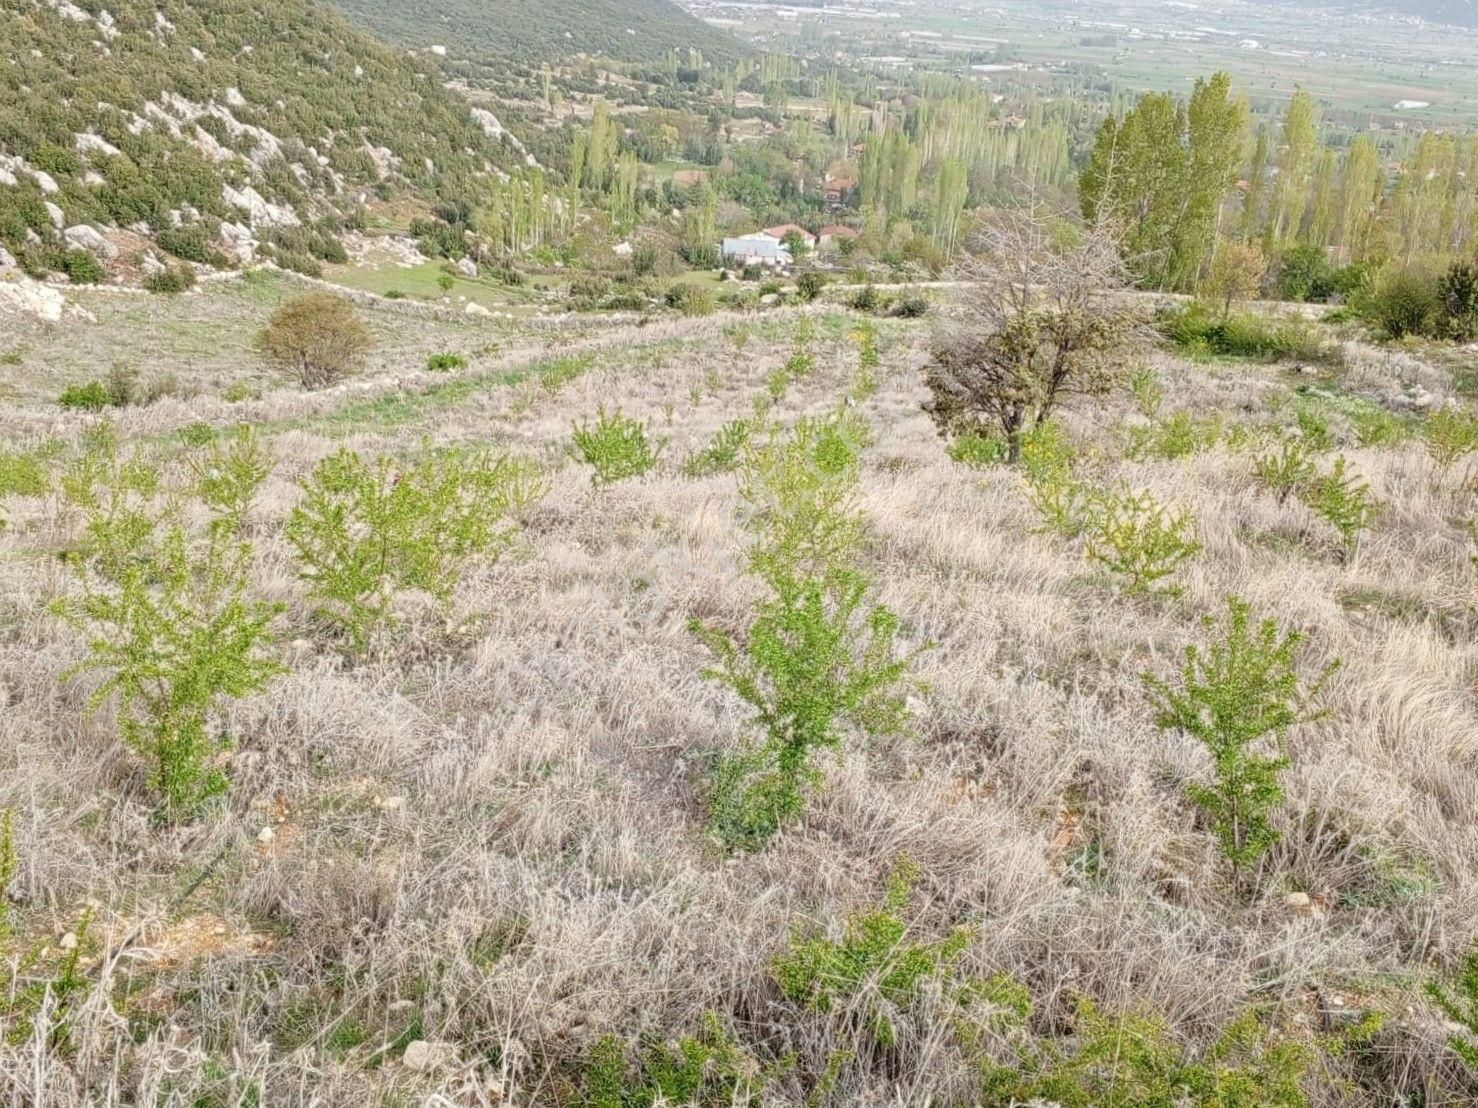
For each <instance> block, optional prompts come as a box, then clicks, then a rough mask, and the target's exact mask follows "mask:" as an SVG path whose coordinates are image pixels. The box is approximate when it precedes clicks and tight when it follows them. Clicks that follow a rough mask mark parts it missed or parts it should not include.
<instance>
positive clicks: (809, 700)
mask: <svg viewBox="0 0 1478 1108" xmlns="http://www.w3.org/2000/svg"><path fill="white" fill-rule="evenodd" d="M869 591H870V585H869V582H868V580H867V579H866V578H865V577H864V576H863V575H862V574H860V573H858V572H856V571H854V570H850V569H845V568H838V567H832V568H831V569H829V570H827V571H825V572H823V573H821V574H820V575H818V576H814V577H801V578H796V579H794V580H791V581H788V582H783V583H782V584H781V587H780V588H778V589H777V591H776V593H775V595H774V596H773V597H771V598H770V599H768V600H766V601H764V602H763V603H761V605H760V606H759V609H758V611H757V613H756V615H755V618H754V620H753V622H752V623H751V624H750V626H749V628H748V631H747V633H746V634H745V636H744V637H743V639H742V640H740V639H738V638H736V637H735V636H732V635H729V634H726V633H724V632H721V631H715V630H712V629H710V628H708V627H705V626H703V625H702V624H699V623H694V624H693V630H694V632H695V633H697V634H698V635H699V636H700V637H701V638H702V639H703V641H704V642H705V644H706V645H707V646H708V648H709V649H710V650H711V651H712V652H713V654H714V656H715V658H716V659H717V662H716V664H715V665H714V666H712V667H711V668H709V669H707V670H705V671H704V676H705V677H708V678H710V679H711V680H714V681H717V682H719V683H721V684H723V685H726V686H728V687H729V688H730V689H731V690H732V691H733V692H734V693H735V694H736V695H737V696H738V697H739V698H740V699H741V700H743V701H744V702H745V703H746V704H747V705H748V706H749V707H750V708H751V709H752V710H753V712H754V717H753V718H754V721H755V723H756V724H758V725H759V726H760V727H761V728H762V729H763V731H764V732H765V737H764V739H763V740H761V741H760V742H758V743H746V744H744V745H742V746H741V747H740V748H739V750H738V751H737V752H734V753H731V754H727V755H725V756H723V757H721V758H720V759H719V760H718V762H717V764H716V766H715V769H714V773H713V777H712V780H711V786H710V789H709V797H708V804H709V820H710V825H711V827H712V828H713V830H714V832H715V833H716V834H717V835H718V837H719V838H720V839H721V840H722V841H723V842H724V843H725V844H726V845H728V846H730V847H734V848H738V849H744V850H753V849H757V848H758V847H761V846H763V845H764V843H765V842H767V841H768V840H769V839H770V838H771V837H772V836H773V835H774V834H775V833H776V832H777V831H779V830H780V829H781V828H782V827H784V826H785V825H786V824H787V823H789V822H791V821H793V820H795V819H797V818H798V817H799V816H800V815H801V814H802V813H803V812H804V810H805V801H806V795H807V794H808V793H809V792H810V791H811V790H812V789H814V788H815V787H816V785H817V784H818V783H819V782H820V772H819V770H818V769H817V768H816V766H815V764H814V761H813V759H814V758H815V756H816V755H817V754H819V753H821V752H822V751H826V750H834V749H836V748H837V747H839V746H840V745H841V743H842V740H843V738H844V737H845V735H846V733H847V730H848V729H850V730H854V731H856V732H858V733H861V734H864V735H869V736H881V735H889V734H895V733H897V732H898V731H899V730H900V729H901V728H902V726H903V723H904V720H905V719H906V718H907V713H906V711H905V708H904V700H903V696H902V695H900V691H899V690H900V687H901V686H902V684H903V681H904V678H905V677H906V675H907V672H908V668H909V660H908V659H907V658H906V657H903V658H900V657H898V656H897V655H896V651H895V642H896V640H897V636H898V630H899V623H898V619H897V617H896V616H894V615H893V613H892V612H890V611H888V610H887V609H886V608H884V607H882V606H880V605H873V604H872V603H870V600H869Z"/></svg>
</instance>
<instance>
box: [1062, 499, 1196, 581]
mask: <svg viewBox="0 0 1478 1108" xmlns="http://www.w3.org/2000/svg"><path fill="white" fill-rule="evenodd" d="M1200 550H1201V544H1200V543H1199V542H1197V541H1196V538H1195V527H1194V523H1193V522H1192V519H1191V516H1190V513H1189V512H1186V511H1180V512H1172V511H1171V510H1170V509H1169V508H1166V507H1165V506H1164V505H1163V504H1161V503H1160V502H1159V501H1158V500H1156V499H1155V498H1154V497H1153V496H1151V495H1150V494H1149V493H1148V492H1122V493H1112V492H1107V493H1100V494H1099V495H1098V496H1096V497H1095V498H1094V501H1093V509H1092V511H1091V513H1090V522H1089V524H1088V540H1087V545H1086V546H1085V547H1084V551H1085V553H1086V554H1087V557H1088V560H1089V561H1090V562H1093V563H1095V564H1096V565H1099V566H1101V567H1103V568H1104V569H1106V570H1108V571H1109V573H1110V574H1112V575H1113V577H1114V579H1115V581H1116V582H1117V583H1118V584H1119V585H1120V587H1122V588H1123V590H1124V591H1125V592H1126V593H1129V594H1130V595H1144V594H1151V593H1169V594H1171V595H1174V594H1177V593H1178V592H1179V591H1180V590H1179V587H1178V586H1175V585H1170V584H1166V583H1165V581H1166V578H1168V577H1170V576H1171V575H1172V574H1173V573H1175V571H1176V570H1177V569H1179V568H1180V567H1181V565H1182V564H1183V563H1185V562H1186V561H1188V560H1190V559H1191V558H1193V557H1195V555H1196V554H1197V553H1199V552H1200Z"/></svg>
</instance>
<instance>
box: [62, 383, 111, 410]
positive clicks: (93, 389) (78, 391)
mask: <svg viewBox="0 0 1478 1108" xmlns="http://www.w3.org/2000/svg"><path fill="white" fill-rule="evenodd" d="M56 402H57V403H58V404H60V405H61V406H62V407H63V408H66V409H68V410H70V411H80V412H100V411H102V410H103V409H104V408H106V407H108V406H109V405H110V404H112V403H113V398H112V396H111V395H110V394H109V392H108V386H107V385H105V384H103V383H102V382H101V381H89V382H87V384H85V385H68V386H67V387H66V388H65V389H63V390H62V394H61V395H60V396H58V397H57V398H56Z"/></svg>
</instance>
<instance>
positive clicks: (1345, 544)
mask: <svg viewBox="0 0 1478 1108" xmlns="http://www.w3.org/2000/svg"><path fill="white" fill-rule="evenodd" d="M1303 498H1304V502H1305V503H1306V504H1308V506H1309V507H1310V508H1312V509H1313V510H1314V511H1315V512H1316V513H1318V514H1319V515H1320V516H1321V517H1323V519H1324V520H1325V521H1327V522H1328V523H1329V524H1330V526H1332V527H1333V528H1334V529H1335V530H1336V531H1338V532H1339V537H1340V550H1341V553H1342V554H1343V556H1344V559H1345V561H1347V562H1348V561H1353V560H1354V559H1355V557H1356V556H1357V555H1358V554H1359V552H1360V538H1361V536H1362V535H1363V534H1364V533H1365V531H1366V529H1367V528H1369V527H1370V525H1371V524H1372V523H1373V522H1374V521H1375V518H1376V516H1377V515H1379V514H1380V510H1381V506H1380V504H1379V503H1377V501H1376V499H1375V497H1374V495H1373V494H1372V493H1371V491H1370V485H1369V483H1368V482H1366V481H1365V480H1364V479H1362V478H1361V477H1359V476H1357V475H1356V474H1353V473H1351V472H1350V471H1349V467H1348V463H1347V462H1346V461H1345V459H1344V458H1342V457H1341V458H1336V459H1335V460H1334V468H1333V469H1331V470H1330V472H1329V473H1328V474H1327V475H1326V476H1323V477H1319V478H1317V479H1316V480H1315V481H1314V482H1313V483H1312V484H1311V485H1309V486H1307V487H1306V488H1305V489H1304V491H1303Z"/></svg>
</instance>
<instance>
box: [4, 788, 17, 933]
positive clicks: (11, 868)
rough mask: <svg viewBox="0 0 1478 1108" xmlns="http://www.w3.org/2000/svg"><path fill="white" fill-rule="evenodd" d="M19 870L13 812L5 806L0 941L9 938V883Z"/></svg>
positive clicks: (10, 922)
mask: <svg viewBox="0 0 1478 1108" xmlns="http://www.w3.org/2000/svg"><path fill="white" fill-rule="evenodd" d="M19 872H20V856H19V855H18V854H17V853H16V849H15V812H14V810H13V809H10V808H6V809H5V811H4V812H3V813H0V943H4V942H5V940H6V939H8V938H10V933H11V929H12V926H13V925H12V921H11V918H10V911H11V909H10V895H9V890H10V883H11V882H12V881H14V880H15V875H16V874H17V873H19Z"/></svg>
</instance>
